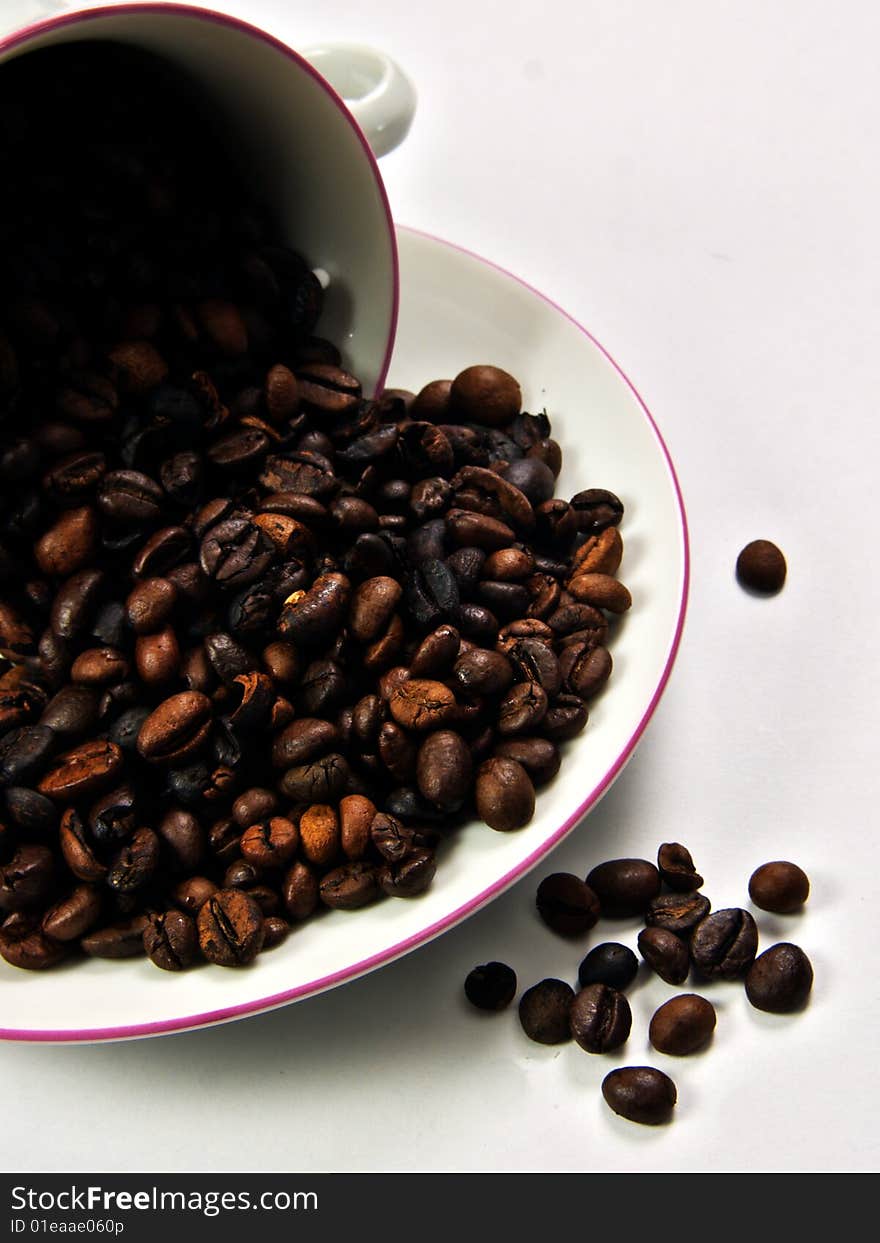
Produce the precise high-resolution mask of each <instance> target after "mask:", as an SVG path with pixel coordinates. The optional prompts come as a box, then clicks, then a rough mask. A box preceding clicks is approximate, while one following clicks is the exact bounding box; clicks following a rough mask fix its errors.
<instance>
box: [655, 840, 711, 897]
mask: <svg viewBox="0 0 880 1243" xmlns="http://www.w3.org/2000/svg"><path fill="white" fill-rule="evenodd" d="M657 868H658V870H659V872H660V878H661V880H662V881H663V883H664V884H665V885H667V886H668V887H669V888H670V889H672V890H674V891H675V892H676V893H693V892H694V891H695V890H697V889H702V887H703V878H702V876H701V875H700V873H699V872H698V871H697V870H696V868H695V867H694V861H693V859H692V858H691V852H690V851H689V850H688V848H687V847H686V846H682V845H681V844H680V843H679V842H664V843H663V845H662V846H661V847H660V849H659V850H658V851H657Z"/></svg>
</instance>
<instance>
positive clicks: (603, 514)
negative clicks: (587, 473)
mask: <svg viewBox="0 0 880 1243" xmlns="http://www.w3.org/2000/svg"><path fill="white" fill-rule="evenodd" d="M571 506H572V509H573V510H574V511H575V513H576V514H577V522H578V530H579V531H584V532H586V533H587V534H588V535H596V534H598V533H599V532H600V531H604V530H605V528H606V527H612V526H613V527H618V526H620V520H621V518H622V517H623V503H622V501H621V500H620V499H619V498H618V497H616V496H615V495H614V493H613V492H608V491H606V490H605V489H604V488H587V489H585V490H584V491H583V492H578V493H577V495H576V496H573V497H572V498H571Z"/></svg>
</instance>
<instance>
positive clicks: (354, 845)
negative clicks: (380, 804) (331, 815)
mask: <svg viewBox="0 0 880 1243" xmlns="http://www.w3.org/2000/svg"><path fill="white" fill-rule="evenodd" d="M375 815H376V805H375V803H373V802H372V801H371V800H370V799H368V798H366V797H365V796H364V795H362V794H348V795H346V797H345V798H343V799H341V800H340V803H339V843H340V846H341V847H342V852H343V854H344V855H345V857H346V858H347V859H353V860H354V859H362V858H363V857H364V855H365V854H366V853H367V849H368V847H369V845H370V826H371V825H372V823H373V818H374V817H375Z"/></svg>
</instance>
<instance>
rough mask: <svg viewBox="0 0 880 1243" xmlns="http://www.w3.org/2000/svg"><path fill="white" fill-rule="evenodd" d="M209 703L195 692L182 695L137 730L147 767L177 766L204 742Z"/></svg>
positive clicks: (209, 723) (138, 741) (209, 719)
mask: <svg viewBox="0 0 880 1243" xmlns="http://www.w3.org/2000/svg"><path fill="white" fill-rule="evenodd" d="M211 716H212V708H211V701H210V699H208V697H207V696H206V695H202V694H200V693H199V692H198V691H183V692H182V693H181V694H179V695H172V696H170V698H168V699H166V700H165V701H164V702H163V703H161V704H160V705H159V707H158V708H156V709H155V710H154V711H153V712H151V713H150V715H149V716H148V717H147V719H146V720H145V721H144V723H143V725H142V726H141V728H140V732H139V734H138V740H137V749H138V753H139V755H140V756H141V757H142V758H143V759H145V760H146V761H147V762H148V763H150V764H163V763H165V764H174V765H179V764H180V763H182V761H184V760H186V759H189V758H190V757H192V756H193V755H195V753H196V752H197V751H198V750H199V748H200V747H202V746H203V745H204V743H205V742H206V741H207V738H208V734H209V733H210V729H211Z"/></svg>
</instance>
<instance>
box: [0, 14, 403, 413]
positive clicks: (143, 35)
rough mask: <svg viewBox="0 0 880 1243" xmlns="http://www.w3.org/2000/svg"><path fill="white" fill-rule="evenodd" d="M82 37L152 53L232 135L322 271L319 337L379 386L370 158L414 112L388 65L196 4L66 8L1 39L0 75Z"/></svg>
mask: <svg viewBox="0 0 880 1243" xmlns="http://www.w3.org/2000/svg"><path fill="white" fill-rule="evenodd" d="M32 7H33V6H32ZM47 7H48V6H47ZM53 7H54V8H55V9H56V10H57V7H58V5H57V3H54V5H53ZM83 40H112V41H115V42H119V43H124V44H129V45H132V46H135V47H137V48H140V49H142V50H144V51H147V52H152V53H154V54H158V55H160V56H162V57H164V58H166V59H167V60H168V61H169V62H171V63H172V64H174V65H177V66H179V67H180V68H181V69H183V70H184V71H185V72H186V73H187V75H188V76H189V78H190V79H191V80H193V81H194V82H195V83H196V84H197V86H198V89H199V90H200V92H204V93H206V94H207V96H208V97H209V99H210V100H211V104H212V108H213V110H214V111H215V114H216V115H218V116H219V117H220V118H222V123H223V126H224V129H225V132H227V133H228V135H229V141H228V150H229V154H230V158H231V161H232V162H233V163H234V164H237V165H238V166H239V167H240V168H242V170H243V171H245V172H246V173H247V175H248V180H249V184H250V185H252V186H253V187H254V189H255V192H256V196H257V197H258V198H259V199H261V200H262V201H263V202H265V203H266V204H267V205H268V206H269V207H270V208H271V209H272V210H273V213H274V215H275V217H276V219H277V221H278V223H279V226H280V228H281V230H282V234H283V237H282V240H283V241H284V242H286V243H287V244H288V245H289V246H291V247H292V248H293V249H295V250H297V251H298V252H299V253H300V254H302V255H303V256H304V258H305V259H306V261H307V262H308V263H309V264H310V265H311V266H312V267H313V268H314V269H316V270H317V271H319V273H320V274H321V279H322V283H324V284H325V285H326V289H325V298H324V309H323V312H322V315H321V319H320V322H319V324H318V332H319V333H320V334H321V335H322V336H325V337H328V338H329V339H330V340H332V341H333V342H334V343H335V344H336V345H337V346H339V348H340V349H341V350H342V352H343V357H344V361H345V363H346V364H347V366H349V367H350V369H351V370H352V371H353V372H354V373H355V374H356V375H357V376H358V377H359V379H360V380H361V383H362V384H363V389H364V392H365V393H366V394H371V393H373V392H374V391H375V390H376V389H377V388H381V386H382V383H383V382H384V378H385V373H386V371H387V369H388V364H389V361H390V358H391V350H392V347H393V344H394V333H395V329H396V325H397V309H398V300H399V286H398V263H397V245H396V241H395V235H394V224H393V220H392V217H391V209H390V207H389V204H388V198H387V195H386V193H385V187H384V185H383V183H382V178H381V175H380V173H379V168H378V165H377V163H376V155H377V154H379V155H381V154H384V153H385V152H386V151H389V150H391V149H392V147H394V146H396V145H397V143H398V142H400V141H401V140H402V139H403V138H404V137H405V135H406V133H407V131H408V129H409V125H410V122H411V121H412V116H413V112H414V110H415V93H414V91H413V89H412V87H411V85H410V83H409V82H408V80H407V79H406V77H405V75H404V74H403V73H402V71H401V70H400V69H399V68H398V66H397V65H395V64H394V62H393V61H391V60H390V59H389V58H387V57H385V56H383V55H382V54H381V53H378V52H374V51H373V50H372V49H369V48H364V47H360V46H358V45H351V44H329V45H322V46H321V47H317V48H314V49H312V50H311V51H307V52H305V53H302V52H296V51H294V50H293V49H291V48H290V47H288V46H286V45H285V44H284V43H282V42H281V41H280V40H278V39H277V38H275V37H274V36H272V35H270V34H268V33H266V32H265V31H262V30H259V29H258V28H257V27H255V26H251V25H249V24H247V23H246V22H243V21H241V20H239V19H238V18H234V17H229V16H227V15H225V14H220V13H215V12H212V11H210V10H207V9H199V8H194V7H192V6H190V5H185V4H176V3H162V4H156V3H143V4H141V3H132V4H122V5H117V6H112V7H104V8H95V9H87V8H76V9H73V10H68V9H64V10H63V11H61V12H55V13H53V14H51V15H49V16H47V17H45V18H42V19H40V20H38V21H36V22H32V23H31V24H29V25H26V26H23V27H19V28H18V29H17V30H15V31H13V32H11V33H9V34H4V35H2V36H0V73H2V71H3V68H2V67H3V64H4V63H5V62H8V61H9V60H11V59H13V58H17V57H20V56H25V55H27V54H28V53H29V52H32V51H36V50H37V49H40V48H45V47H52V46H58V45H60V44H73V43H76V42H79V41H83ZM334 88H335V89H334ZM343 97H344V98H343ZM108 102H110V101H108Z"/></svg>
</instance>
